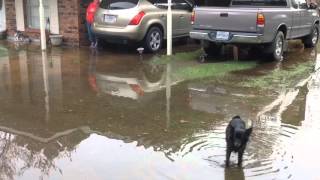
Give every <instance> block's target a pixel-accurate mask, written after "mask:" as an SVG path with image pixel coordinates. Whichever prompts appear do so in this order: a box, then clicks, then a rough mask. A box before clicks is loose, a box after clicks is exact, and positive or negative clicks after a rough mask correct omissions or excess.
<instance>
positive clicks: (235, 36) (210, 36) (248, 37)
mask: <svg viewBox="0 0 320 180" xmlns="http://www.w3.org/2000/svg"><path fill="white" fill-rule="evenodd" d="M216 32H217V31H209V30H192V31H191V32H190V37H191V38H192V39H199V40H207V41H212V42H217V43H226V44H237V43H239V44H261V43H264V41H263V35H262V34H257V33H244V32H229V33H230V35H229V39H228V40H217V39H216V38H215V34H216Z"/></svg>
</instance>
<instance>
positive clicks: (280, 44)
mask: <svg viewBox="0 0 320 180" xmlns="http://www.w3.org/2000/svg"><path fill="white" fill-rule="evenodd" d="M284 43H285V39H284V35H283V32H282V31H278V32H277V35H276V37H275V38H274V40H273V42H272V43H271V44H270V45H269V47H268V48H267V52H269V53H270V55H271V57H272V59H273V60H276V61H281V60H282V58H283V50H284Z"/></svg>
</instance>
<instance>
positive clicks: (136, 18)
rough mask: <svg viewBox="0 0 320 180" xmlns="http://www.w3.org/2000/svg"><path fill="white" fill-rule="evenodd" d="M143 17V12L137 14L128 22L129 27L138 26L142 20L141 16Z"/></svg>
mask: <svg viewBox="0 0 320 180" xmlns="http://www.w3.org/2000/svg"><path fill="white" fill-rule="evenodd" d="M144 15H145V13H144V12H143V11H141V12H139V13H138V14H137V15H136V16H134V17H133V18H132V20H131V21H130V23H129V25H138V24H140V22H141V19H142V18H143V16H144Z"/></svg>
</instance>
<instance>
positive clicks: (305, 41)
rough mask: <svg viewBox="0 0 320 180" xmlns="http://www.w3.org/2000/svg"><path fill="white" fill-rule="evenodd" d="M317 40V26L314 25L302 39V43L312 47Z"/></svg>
mask: <svg viewBox="0 0 320 180" xmlns="http://www.w3.org/2000/svg"><path fill="white" fill-rule="evenodd" d="M318 40H319V27H318V26H317V25H314V26H313V28H312V31H311V33H310V34H309V35H308V36H306V37H305V38H304V39H303V44H304V46H305V47H306V48H313V47H315V46H316V45H317V43H318Z"/></svg>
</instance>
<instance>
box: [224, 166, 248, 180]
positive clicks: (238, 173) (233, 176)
mask: <svg viewBox="0 0 320 180" xmlns="http://www.w3.org/2000/svg"><path fill="white" fill-rule="evenodd" d="M224 179H225V180H245V177H244V172H243V169H242V168H225V169H224Z"/></svg>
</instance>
